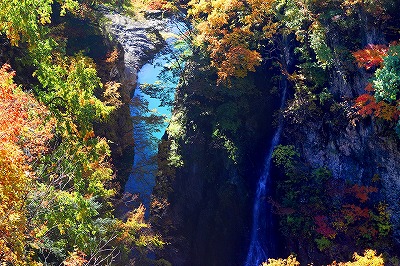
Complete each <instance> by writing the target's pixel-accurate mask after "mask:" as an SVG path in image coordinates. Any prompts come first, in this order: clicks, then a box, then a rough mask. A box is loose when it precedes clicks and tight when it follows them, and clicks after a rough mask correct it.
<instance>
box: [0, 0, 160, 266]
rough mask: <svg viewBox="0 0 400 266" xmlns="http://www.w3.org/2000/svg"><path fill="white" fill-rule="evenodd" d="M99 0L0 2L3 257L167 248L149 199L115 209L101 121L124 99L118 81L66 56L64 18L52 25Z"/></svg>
mask: <svg viewBox="0 0 400 266" xmlns="http://www.w3.org/2000/svg"><path fill="white" fill-rule="evenodd" d="M93 4H98V3H95V2H93V1H92V2H91V3H88V2H85V1H82V2H78V1H57V2H53V1H41V0H32V1H23V2H20V1H1V2H0V9H1V12H0V22H1V23H0V32H1V34H2V35H1V38H2V39H1V41H2V45H3V46H4V47H6V49H4V48H3V50H2V53H1V55H2V57H1V58H0V60H1V61H2V63H4V64H3V66H2V67H1V70H0V95H1V96H0V114H1V120H0V125H1V126H0V136H1V139H0V140H1V143H0V154H1V155H0V165H1V177H0V180H1V181H0V201H1V204H0V214H1V215H0V216H1V221H0V261H1V262H2V263H3V262H4V263H7V262H8V263H11V264H12V265H60V263H61V264H64V265H108V264H111V263H112V262H114V263H115V262H116V261H117V263H120V264H128V260H129V259H131V258H132V257H131V256H129V254H130V252H131V250H136V252H137V254H143V255H144V254H145V253H146V252H147V251H148V250H149V249H152V248H153V247H160V246H162V245H163V241H162V240H161V238H160V237H159V236H156V235H154V234H152V232H151V229H150V228H149V225H148V224H146V223H145V222H144V208H143V206H140V207H139V208H138V209H136V210H132V211H131V212H130V213H129V214H128V217H127V218H125V219H124V220H120V219H117V218H116V217H114V214H113V209H114V207H113V202H114V201H115V195H116V193H117V192H118V184H116V183H115V182H113V178H114V173H113V168H112V165H111V163H110V148H109V144H108V141H107V139H105V138H103V137H100V136H97V135H96V133H95V132H94V124H95V123H102V122H105V121H106V120H107V118H108V117H109V115H110V114H111V113H112V112H113V111H114V110H115V109H116V108H117V107H118V106H119V105H120V101H119V95H118V86H119V85H118V84H116V83H113V82H108V83H105V84H103V83H102V82H101V80H100V78H99V77H98V74H97V70H96V65H95V64H94V62H93V60H92V59H91V58H89V57H87V56H84V55H83V54H82V53H76V54H72V55H67V53H66V41H68V40H66V38H65V37H64V36H65V35H66V34H65V32H63V28H62V25H55V24H52V23H51V22H52V21H51V19H52V17H53V18H54V17H59V16H60V15H61V16H65V15H67V16H69V17H77V18H80V19H84V18H85V17H88V16H90V15H91V14H92V12H93V11H92V10H91V5H93ZM86 22H87V23H89V21H88V20H86ZM5 37H6V38H5ZM13 55H15V57H13ZM105 60H106V61H107V59H105ZM5 62H15V64H16V66H18V68H19V69H21V72H23V73H21V74H24V75H27V72H28V73H29V71H31V72H30V74H31V75H32V76H31V77H29V75H28V76H19V74H20V73H18V72H17V73H16V72H15V71H13V70H12V66H10V65H9V64H7V63H5ZM23 69H25V71H24V70H23ZM26 70H27V71H26ZM14 79H16V80H20V81H24V84H23V85H17V84H16V83H15V82H14ZM136 257H140V256H139V255H137V256H136Z"/></svg>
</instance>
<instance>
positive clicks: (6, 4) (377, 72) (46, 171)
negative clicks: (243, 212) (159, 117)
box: [0, 0, 400, 265]
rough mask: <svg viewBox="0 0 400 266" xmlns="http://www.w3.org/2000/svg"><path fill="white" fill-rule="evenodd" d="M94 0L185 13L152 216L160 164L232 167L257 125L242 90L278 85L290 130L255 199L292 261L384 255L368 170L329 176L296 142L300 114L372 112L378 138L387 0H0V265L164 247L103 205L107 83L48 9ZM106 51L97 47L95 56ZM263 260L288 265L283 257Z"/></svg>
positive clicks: (170, 173) (110, 196) (380, 204)
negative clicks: (266, 204) (269, 187)
mask: <svg viewBox="0 0 400 266" xmlns="http://www.w3.org/2000/svg"><path fill="white" fill-rule="evenodd" d="M99 4H109V5H114V6H118V7H124V8H125V11H126V12H127V13H129V14H131V15H135V16H137V17H138V16H139V14H140V13H139V12H137V10H138V9H139V8H143V7H146V8H149V9H164V10H167V11H168V12H171V13H172V12H175V13H176V14H180V15H181V14H182V13H184V14H185V19H186V22H187V24H189V25H190V27H189V28H190V31H188V32H187V33H185V35H184V37H185V38H183V41H185V42H186V45H185V46H184V49H186V51H185V52H183V53H182V56H183V57H182V58H177V60H178V61H177V64H176V65H175V66H179V70H176V69H175V70H174V71H175V72H176V73H179V74H182V75H183V76H182V78H181V84H180V89H179V91H178V93H177V96H178V99H179V101H178V102H177V103H175V107H176V109H175V111H174V115H173V118H172V119H171V121H170V125H169V127H168V129H167V133H168V140H165V141H164V142H163V143H162V144H161V146H160V151H161V152H160V156H159V168H160V171H159V174H158V175H159V180H161V181H162V182H164V183H162V182H161V184H160V183H159V184H158V186H157V187H156V191H157V192H158V198H154V199H153V203H152V207H153V210H152V213H153V219H156V218H154V217H158V218H162V217H163V216H162V215H164V213H165V209H167V208H168V205H169V203H168V197H169V195H170V193H172V192H173V188H172V185H171V184H172V183H173V181H174V176H175V175H176V173H177V172H178V171H180V170H179V169H182V168H183V167H184V166H185V161H186V160H188V159H189V158H190V159H198V160H204V158H200V157H205V156H206V155H210V158H212V159H213V160H211V162H207V163H209V165H210V167H211V168H212V167H219V164H222V165H224V166H225V167H226V168H230V167H232V168H234V167H236V168H240V167H243V168H244V169H247V168H245V165H248V164H249V161H251V160H249V158H248V157H249V155H248V154H246V152H245V151H246V149H248V150H251V149H253V150H256V149H255V148H254V147H253V146H256V145H257V144H253V143H251V144H249V143H246V140H247V139H248V138H251V137H254V136H255V135H257V133H258V132H257V130H258V129H262V130H266V129H265V125H264V126H253V125H254V124H257V123H258V121H259V120H261V119H262V114H255V113H256V112H257V108H256V107H257V106H256V107H255V105H254V104H260V105H262V104H265V103H263V99H260V96H265V95H268V97H269V98H268V99H269V100H270V101H273V99H275V98H276V97H277V95H280V94H281V93H282V91H280V89H281V88H282V86H283V85H282V84H283V83H285V84H286V85H287V84H288V85H289V89H290V93H289V94H290V96H289V97H288V98H289V100H288V101H287V103H286V106H285V108H284V110H281V111H280V113H279V114H278V115H282V116H283V118H284V121H285V125H286V128H285V130H286V131H285V133H286V136H294V139H292V138H291V137H286V138H285V145H279V146H278V147H277V148H276V150H275V152H274V156H273V157H274V162H275V165H276V167H277V169H275V170H277V174H276V178H275V180H274V182H273V186H274V189H275V190H274V191H275V192H274V193H273V194H272V195H271V199H269V201H270V204H271V205H272V206H273V208H274V211H275V212H276V216H277V220H278V222H279V230H280V234H281V235H282V236H283V237H284V239H285V240H284V242H285V244H283V245H284V249H285V251H287V252H290V251H296V252H299V250H300V247H301V248H302V249H303V250H305V251H303V253H302V254H299V260H301V261H304V262H307V263H308V262H314V263H318V264H322V263H331V262H332V261H334V260H337V261H348V260H350V259H351V256H352V254H355V255H354V262H348V263H337V262H333V263H332V265H383V261H385V263H387V264H389V265H390V264H393V265H397V264H398V258H396V257H395V256H394V255H396V254H395V253H396V249H395V242H394V241H393V233H394V229H393V226H392V224H391V217H390V211H389V209H390V208H389V203H388V202H385V201H384V199H383V198H382V196H381V195H380V191H381V190H383V189H384V188H383V185H382V183H381V180H380V176H379V174H377V173H376V174H373V175H371V176H369V177H368V178H366V179H367V181H366V180H362V182H361V181H360V182H355V181H354V180H351V178H349V179H348V180H344V179H335V178H333V174H332V170H333V169H329V168H328V167H326V166H321V167H318V168H316V167H313V166H311V165H309V164H307V162H306V161H305V160H304V158H303V155H302V154H301V153H300V151H299V149H297V147H296V146H295V144H296V142H297V141H298V140H296V139H295V138H296V137H299V136H300V133H298V132H302V131H303V130H304V127H307V125H308V124H307V123H310V122H315V123H317V122H322V123H323V128H324V129H326V131H327V132H333V133H332V135H333V134H336V132H341V131H345V130H346V128H347V126H348V125H349V124H354V125H356V124H358V123H363V122H369V123H375V124H378V125H379V126H380V130H381V132H384V135H383V136H384V137H394V136H396V133H397V135H400V120H399V109H400V108H399V101H400V99H399V97H400V91H399V86H400V67H399V65H400V45H398V43H397V41H398V39H399V37H400V36H399V25H400V24H399V21H398V18H397V17H396V14H395V13H393V12H394V10H396V8H399V6H400V3H399V2H398V1H389V0H380V1H369V0H328V1H312V0H268V1H262V0H247V1H245V0H230V1H221V0H209V1H206V0H191V1H131V2H129V1H100V0H99V1H85V0H79V1H78V0H57V1H52V0H27V1H22V2H21V1H16V0H12V1H5V0H0V42H1V47H0V49H1V50H0V63H1V69H0V263H3V262H5V263H10V264H12V265H60V264H64V265H108V264H115V265H127V264H128V263H134V262H133V261H134V259H133V256H134V257H135V259H136V261H139V262H140V263H142V264H145V263H149V262H148V261H147V259H146V258H145V257H146V254H147V253H148V252H149V251H150V250H153V249H155V248H160V247H162V246H163V245H165V242H164V240H162V238H161V236H159V235H157V234H155V233H154V232H153V230H152V229H151V227H150V225H149V224H148V223H146V221H145V220H144V207H143V206H142V205H140V206H139V207H138V208H137V209H135V210H132V211H131V212H129V213H128V215H127V217H125V218H124V219H120V218H116V217H115V216H114V208H115V203H116V197H117V196H118V195H117V194H118V192H119V184H118V183H117V182H116V181H114V176H115V167H114V166H113V165H112V163H111V160H110V156H111V152H110V144H109V141H108V140H107V139H106V138H105V137H104V136H100V135H99V134H98V133H97V132H96V127H99V125H102V124H105V123H107V121H108V119H109V118H110V116H112V114H113V112H115V110H116V109H117V108H119V107H120V106H121V104H122V103H121V100H120V96H119V93H118V91H119V90H118V88H119V86H120V84H118V83H116V82H114V81H112V80H107V78H105V77H100V76H99V73H101V72H102V71H103V70H102V69H101V67H99V65H96V63H95V61H94V59H92V58H90V57H89V56H88V55H87V54H85V52H84V51H83V52H71V51H73V50H74V49H69V48H67V43H68V33H67V32H66V31H67V30H65V28H63V27H64V26H63V23H55V22H54V20H55V18H57V20H61V21H63V20H68V19H79V20H82V21H84V22H85V23H97V22H98V21H96V20H97V19H98V18H97V17H96V14H95V11H94V10H93V7H94V6H96V5H99ZM67 50H68V52H67ZM188 50H190V51H188ZM116 53H117V52H116V51H115V50H114V51H113V50H110V51H109V53H108V56H106V57H105V58H103V61H104V62H105V63H104V64H105V65H106V63H107V62H108V63H109V62H114V61H115V60H116V57H117V55H116ZM182 60H184V61H187V64H186V67H185V70H183V69H182V68H181V63H182V62H181V61H182ZM177 68H178V67H177ZM13 69H16V70H17V71H15V70H13ZM253 72H255V73H256V74H254V73H253ZM359 76H362V78H358V77H359ZM360 80H361V81H360ZM366 80H369V82H366ZM357 82H359V83H357ZM261 83H264V84H262V85H260V84H261ZM265 84H267V85H265ZM349 84H351V85H349ZM354 84H356V85H354ZM360 84H361V85H360ZM357 86H362V88H358V87H357ZM356 87H357V88H356ZM364 87H365V91H364V89H363V88H364ZM345 89H348V91H344V90H345ZM161 97H162V95H161ZM274 97H275V98H274ZM275 107H276V106H275ZM269 111H270V110H269ZM249 117H250V118H249ZM199 126H201V127H202V128H200V129H199ZM249 129H250V130H249ZM200 131H201V132H202V133H199V132H200ZM201 134H203V135H201ZM327 134H328V133H327ZM329 134H330V133H329ZM338 134H339V133H338ZM204 136H205V137H204ZM397 137H398V136H397ZM299 139H300V138H299ZM196 141H198V142H209V143H210V146H212V149H213V152H209V153H207V154H206V153H205V154H188V153H187V152H186V153H185V151H183V149H182V146H184V145H191V144H194V145H195V144H196ZM249 147H251V148H249ZM215 151H218V152H215ZM221 154H223V156H225V157H224V158H217V159H216V157H217V156H220V155H221ZM196 156H197V157H196ZM201 171H204V169H202V170H201ZM183 172H184V171H183ZM243 172H244V171H243ZM278 177H279V178H278ZM163 178H164V181H163ZM207 178H208V180H207V182H210V183H211V182H213V179H215V178H216V177H215V176H213V175H212V173H210V174H209V176H208V175H207ZM249 183H251V182H249ZM220 191H222V192H221V195H217V196H218V197H219V199H220V201H221V202H222V203H220V206H222V207H224V206H228V205H234V204H237V203H235V202H234V199H235V194H234V193H233V192H232V191H231V190H229V189H226V190H223V189H221V190H218V193H220ZM238 205H240V204H238ZM222 207H221V208H222ZM239 207H241V206H239ZM239 207H238V208H239ZM161 214H162V215H161ZM218 215H221V216H222V215H230V214H226V213H225V214H221V213H218ZM217 220H218V222H219V226H221V224H223V222H221V221H223V218H221V217H217ZM242 220H243V221H246V220H247V219H246V218H243V219H242ZM173 222H174V221H170V220H168V221H167V223H171V224H173ZM157 223H162V221H157ZM171 224H169V225H170V228H168V229H167V230H165V228H164V231H168V230H169V229H171V228H172V229H174V228H173V226H172V225H171ZM217 228H218V227H217ZM172 229H171V230H172ZM161 231H163V230H161ZM232 233H234V232H232ZM174 241H175V240H173V239H172V240H171V241H170V242H171V245H174ZM369 249H374V250H377V252H378V254H383V255H376V252H375V251H372V250H369ZM364 250H367V251H365V254H364V256H360V255H358V254H357V253H354V252H358V253H360V252H364ZM216 253H218V252H216ZM282 255H285V256H286V255H287V254H284V253H282ZM129 260H131V261H130V262H129ZM150 263H156V262H150ZM157 263H158V264H160V265H162V264H163V263H167V262H165V261H163V260H160V261H158V262H157ZM265 265H299V263H298V262H297V259H296V258H295V257H294V256H290V257H288V258H287V259H285V260H283V259H278V260H272V259H271V260H269V261H268V262H266V263H265Z"/></svg>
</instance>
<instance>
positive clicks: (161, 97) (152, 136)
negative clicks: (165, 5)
mask: <svg viewBox="0 0 400 266" xmlns="http://www.w3.org/2000/svg"><path fill="white" fill-rule="evenodd" d="M183 31H184V24H183V23H179V22H177V21H175V20H174V19H171V20H168V23H167V24H166V28H165V32H164V35H165V36H166V37H165V39H166V46H165V47H164V48H163V49H162V51H160V52H159V53H158V54H157V55H155V57H154V58H153V59H152V60H150V61H149V62H148V63H146V64H145V65H143V67H142V68H141V69H140V70H139V72H138V74H137V87H136V90H135V94H134V98H133V100H132V102H133V103H134V104H133V105H132V106H131V115H132V117H133V119H134V124H135V126H134V133H133V135H134V139H135V150H134V152H135V159H134V162H133V168H132V173H131V174H130V176H129V178H128V181H127V182H126V184H125V189H124V191H125V192H128V193H131V194H134V195H138V196H139V199H140V201H141V202H142V203H143V205H144V206H145V207H146V215H148V213H149V209H150V208H149V206H150V199H151V193H152V190H153V187H154V185H155V176H156V171H157V160H156V155H157V153H158V143H159V141H160V140H161V138H162V136H163V135H164V132H165V130H166V128H167V126H168V120H169V119H170V118H171V109H172V102H173V99H174V94H175V88H176V86H177V85H178V82H179V76H178V75H177V74H176V71H173V70H170V69H171V65H172V64H174V63H175V61H174V60H176V59H175V58H176V57H179V53H180V52H181V50H177V49H176V48H175V44H176V43H177V41H178V40H179V34H180V33H181V32H183ZM153 87H155V88H156V92H155V91H154V90H153V89H151V88H153Z"/></svg>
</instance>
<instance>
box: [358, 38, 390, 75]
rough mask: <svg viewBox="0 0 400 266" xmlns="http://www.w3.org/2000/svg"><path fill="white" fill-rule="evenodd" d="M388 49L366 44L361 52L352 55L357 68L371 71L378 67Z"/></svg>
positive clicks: (384, 46)
mask: <svg viewBox="0 0 400 266" xmlns="http://www.w3.org/2000/svg"><path fill="white" fill-rule="evenodd" d="M388 50H389V48H388V47H387V46H386V45H381V44H368V45H367V47H365V48H364V49H362V50H358V51H356V52H354V53H353V56H354V58H355V59H356V61H357V64H358V66H359V67H363V68H365V69H367V70H368V69H371V68H373V67H380V66H382V63H383V57H384V56H386V55H387V52H388Z"/></svg>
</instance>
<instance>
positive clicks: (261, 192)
mask: <svg viewBox="0 0 400 266" xmlns="http://www.w3.org/2000/svg"><path fill="white" fill-rule="evenodd" d="M280 87H281V90H282V96H281V103H280V108H281V109H282V108H283V107H284V105H285V101H286V93H287V92H286V91H287V82H286V80H283V81H282V82H281V85H280ZM282 128H283V117H282V116H281V115H280V117H279V124H278V128H277V129H276V131H275V133H274V135H273V138H272V141H271V146H270V148H269V151H268V153H267V155H266V157H265V161H264V167H263V171H262V174H261V176H260V179H259V181H258V183H257V192H256V196H255V199H254V203H253V222H252V229H251V235H250V246H249V250H248V253H247V258H246V262H245V264H244V265H245V266H258V265H260V264H261V263H262V262H265V261H266V260H267V259H268V258H270V257H271V255H272V254H273V253H274V244H275V239H274V233H273V222H272V212H271V205H270V204H269V203H268V202H267V198H268V195H269V194H270V183H271V179H270V172H271V161H272V153H273V151H274V149H275V147H276V146H277V145H278V144H279V141H280V137H281V133H282Z"/></svg>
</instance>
